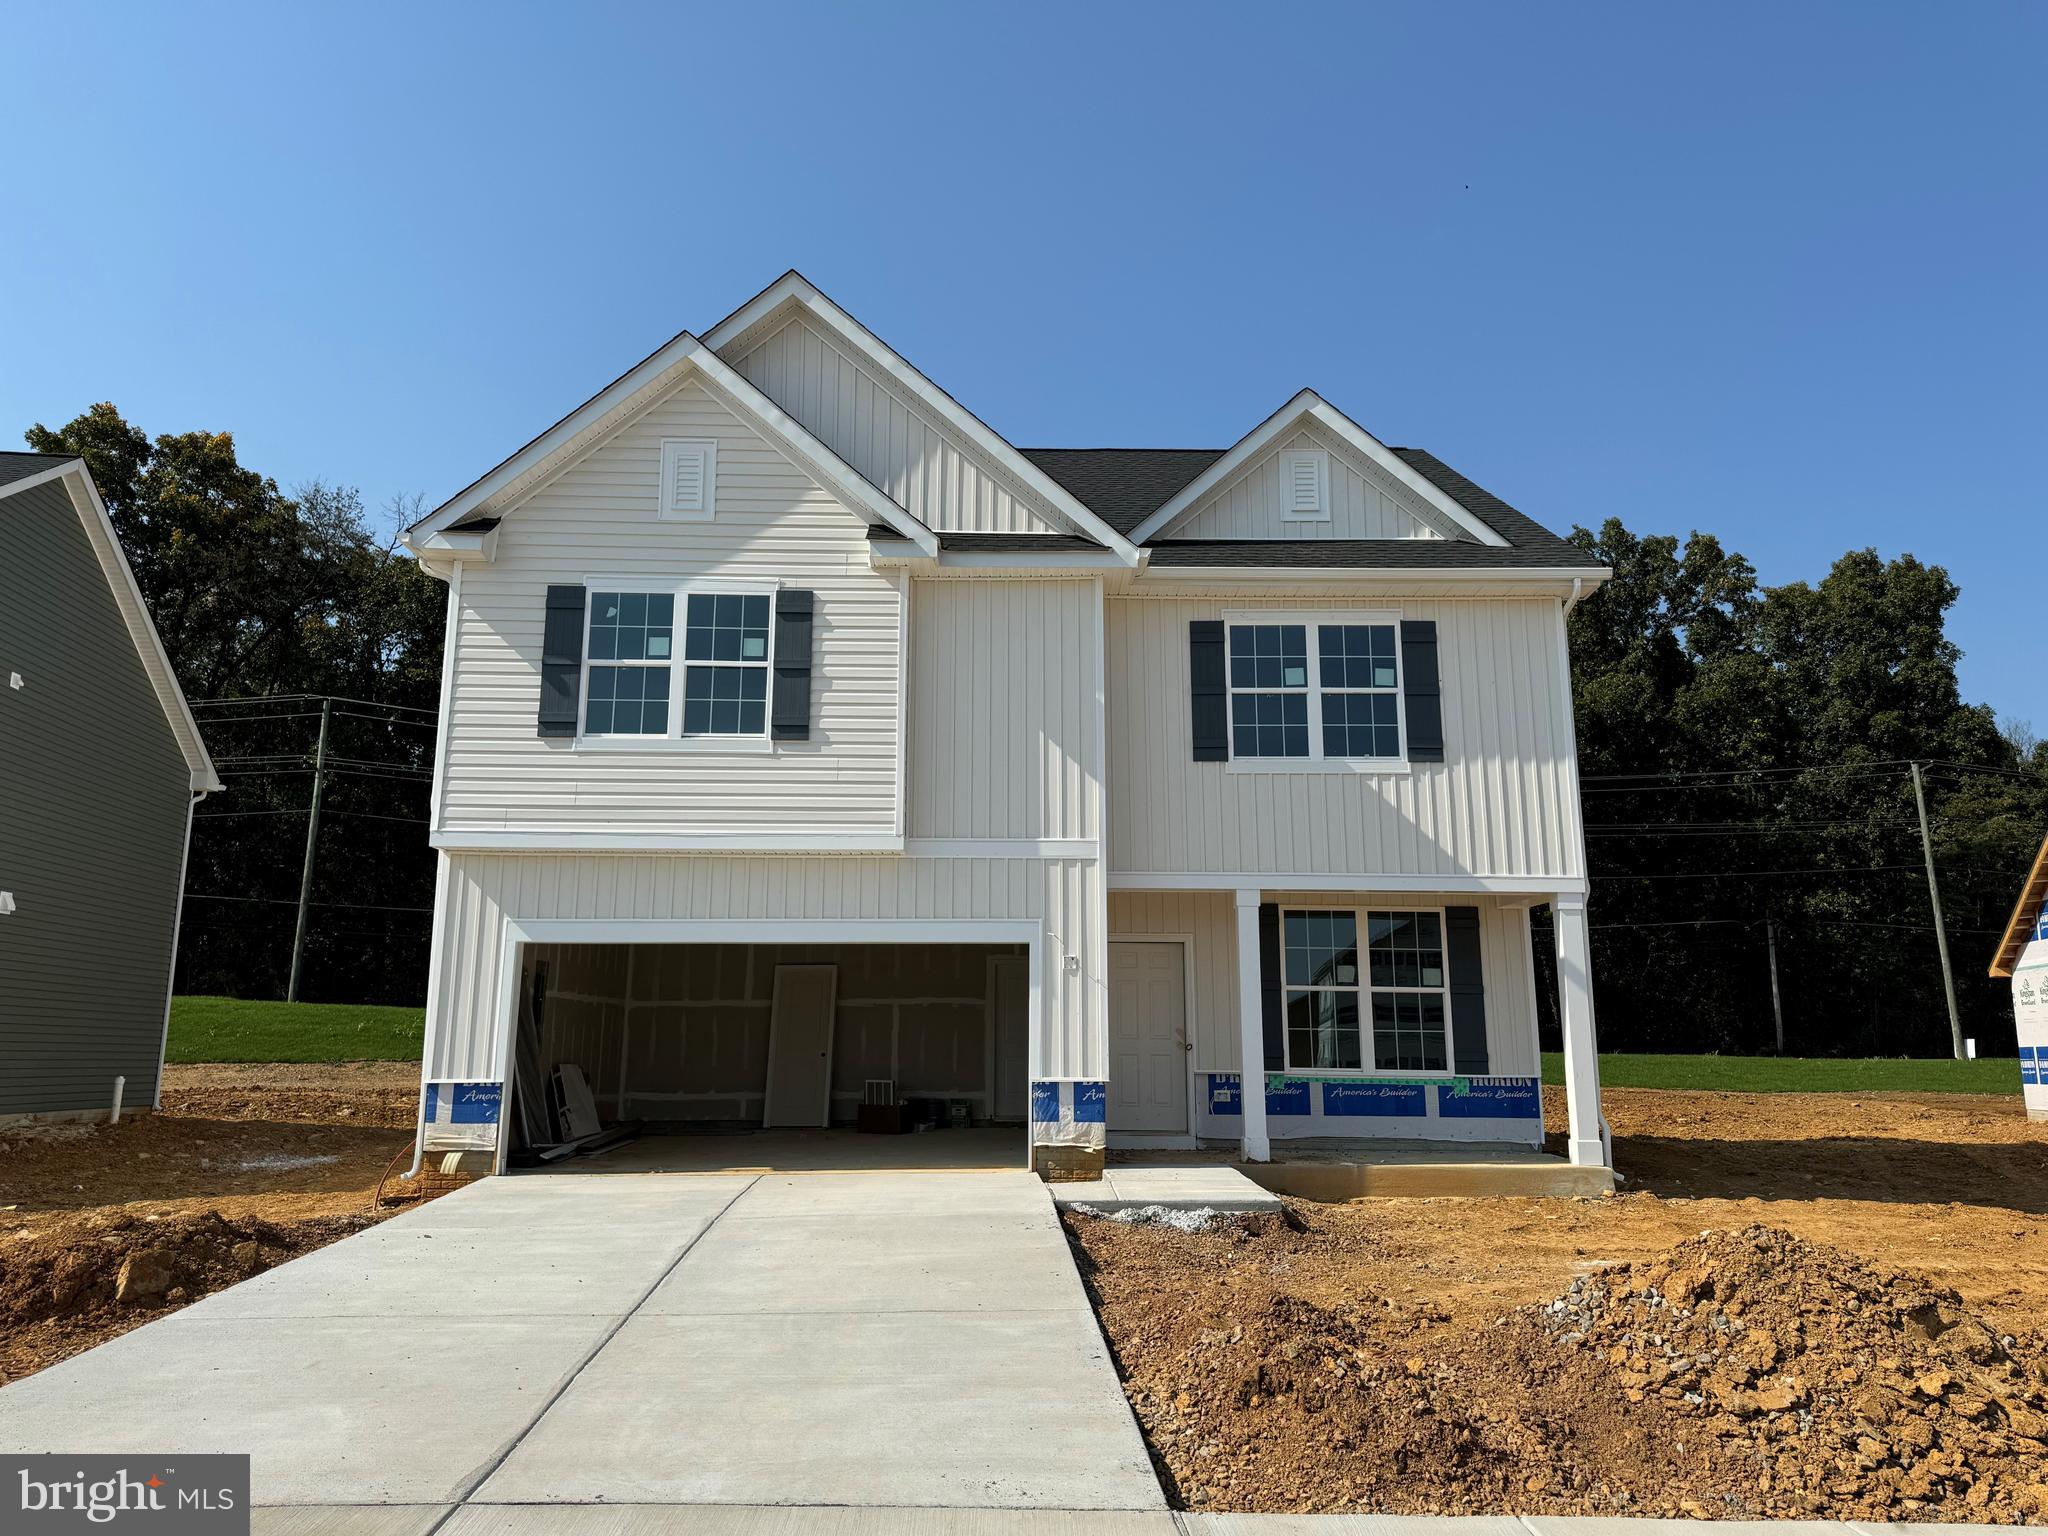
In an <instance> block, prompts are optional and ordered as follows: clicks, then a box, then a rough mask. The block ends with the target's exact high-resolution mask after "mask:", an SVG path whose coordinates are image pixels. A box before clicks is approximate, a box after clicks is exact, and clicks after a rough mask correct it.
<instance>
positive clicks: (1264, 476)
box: [1155, 421, 1470, 543]
mask: <svg viewBox="0 0 2048 1536" xmlns="http://www.w3.org/2000/svg"><path fill="white" fill-rule="evenodd" d="M1309 466H1313V473H1314V476H1315V478H1316V479H1317V480H1319V481H1320V482H1321V483H1322V493H1321V503H1322V504H1321V509H1320V511H1319V512H1317V513H1315V514H1314V515H1301V516H1294V515H1290V512H1289V507H1288V502H1289V498H1290V494H1291V493H1292V492H1293V491H1295V490H1296V489H1297V482H1296V475H1295V471H1296V470H1297V469H1305V468H1307V467H1309ZM1160 536H1161V537H1172V538H1176V539H1288V540H1294V539H1358V540H1381V539H1420V540H1423V541H1424V542H1427V543H1440V542H1442V541H1444V540H1446V539H1450V540H1467V541H1469V540H1470V535H1469V534H1468V533H1467V532H1466V531H1465V529H1464V528H1462V527H1461V526H1460V525H1459V524H1457V523H1456V522H1454V521H1452V520H1451V519H1450V518H1448V517H1446V516H1445V515H1444V514H1443V513H1441V512H1439V511H1437V510H1436V509H1435V507H1433V506H1431V505H1428V504H1426V503H1425V502H1424V500H1423V499H1422V498H1421V497H1420V496H1418V495H1416V494H1414V493H1413V492H1411V491H1409V490H1407V489H1406V488H1405V487H1404V486H1402V485H1400V484H1398V483H1396V482H1395V481H1394V480H1393V479H1392V477H1390V476H1389V475H1387V474H1386V473H1384V472H1383V471H1381V470H1380V469H1379V468H1377V466H1375V465H1372V464H1370V463H1368V462H1366V461H1365V460H1364V459H1362V458H1361V456H1360V455H1358V454H1357V453H1355V452H1353V451H1352V450H1351V449H1350V448H1349V447H1348V446H1347V445H1346V444H1344V443H1341V442H1339V441H1338V440H1337V439H1335V438H1334V437H1332V436H1331V435H1330V434H1329V433H1327V432H1325V431H1323V430H1322V429H1321V428H1320V427H1318V426H1317V425H1316V424H1315V423H1314V422H1312V421H1304V422H1301V423H1299V424H1297V425H1295V426H1293V427H1290V428H1288V429H1286V430H1284V431H1282V432H1280V433H1279V434H1278V435H1277V436H1276V437H1275V438H1274V440H1273V441H1272V442H1271V443H1269V444H1267V446H1266V447H1265V449H1264V450H1263V451H1262V452H1260V453H1257V454H1254V455H1252V456H1251V457H1250V458H1249V459H1248V460H1247V461H1246V462H1245V463H1244V464H1243V465H1242V466H1241V467H1240V468H1239V469H1238V470H1237V472H1236V473H1235V474H1233V475H1230V476H1228V477H1227V478H1225V479H1224V480H1222V481H1221V482H1219V483H1218V484H1217V485H1215V486H1214V487H1212V488H1211V489H1210V490H1209V491H1208V493H1207V494H1205V495H1203V496H1200V497H1197V498H1196V499H1195V501H1194V502H1192V503H1191V504H1190V505H1189V506H1188V508H1187V510H1186V511H1185V512H1183V513H1182V514H1181V515H1180V516H1179V517H1178V518H1176V519H1174V521H1173V523H1172V525H1171V527H1169V528H1167V529H1165V530H1162V533H1161V535H1160ZM1155 542H1156V539H1155Z"/></svg>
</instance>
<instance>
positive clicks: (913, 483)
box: [726, 315, 1074, 533]
mask: <svg viewBox="0 0 2048 1536" xmlns="http://www.w3.org/2000/svg"><path fill="white" fill-rule="evenodd" d="M726 361H727V362H729V363H730V364H732V366H733V367H734V368H735V369H736V370H737V371H738V372H739V373H740V374H741V375H742V376H744V377H745V378H746V379H747V381H748V382H749V383H751V384H753V385H754V386H755V388H757V389H759V390H760V391H761V393H762V394H764V395H766V396H767V397H768V398H769V399H771V400H773V401H774V402H775V403H776V404H777V405H779V406H781V407H782V408H783V409H784V410H785V411H787V412H789V414H790V415H792V416H794V417H795V418H796V419H797V420H798V421H800V422H802V423H803V424H804V425H805V426H806V427H808V428H809V429H810V430H811V432H812V433H813V434H814V435H815V436H816V437H817V438H818V439H819V441H821V442H823V443H824V444H825V445H826V446H827V447H829V448H830V449H831V450H832V451H833V452H834V453H836V454H838V455H839V456H840V457H841V458H843V459H845V460H846V462H847V463H849V464H851V465H852V466H853V467H854V468H855V469H857V470H859V471H860V472H861V474H862V475H864V476H866V477H867V478H868V479H869V480H871V481H873V482H874V483H875V484H876V485H878V486H880V487H881V488H882V489H883V490H884V491H886V492H888V493H889V495H890V496H891V497H893V498H894V499H895V501H896V503H897V505H898V506H901V507H903V508H905V509H906V510H907V511H909V513H910V514H911V515H912V516H913V517H915V518H917V519H918V520H919V521H921V522H923V523H924V524H925V525H926V526H927V527H931V528H937V529H940V530H942V531H944V532H948V533H1072V532H1073V531H1074V530H1073V529H1072V528H1071V527H1069V526H1068V524H1067V522H1066V520H1065V519H1064V518H1062V517H1060V516H1059V515H1058V514H1057V513H1055V512H1054V511H1053V510H1052V509H1051V508H1050V507H1047V506H1045V505H1043V504H1042V503H1041V502H1040V501H1039V500H1038V499H1037V498H1036V497H1034V496H1032V495H1031V494H1030V493H1028V492H1027V491H1025V490H1024V489H1023V487H1022V486H1020V485H1018V484H1015V483H1014V482H1013V481H1012V480H1011V479H1010V478H1009V477H1008V476H1006V475H1005V474H1003V473H1002V472H1001V471H999V470H998V469H997V468H996V467H995V466H994V465H992V464H990V463H989V462H988V461H987V459H986V458H985V457H984V456H983V455H981V454H980V453H979V452H977V451H975V450H974V449H973V448H971V447H970V445H968V444H967V443H966V442H964V441H963V440H962V439H961V438H960V437H959V435H958V434H957V433H955V432H954V431H953V430H952V429H951V428H949V427H947V426H945V425H944V424H943V423H941V422H938V421H936V420H934V419H933V418H932V417H931V416H929V415H928V414H926V413H925V412H924V411H923V410H922V409H920V408H919V407H918V406H916V405H913V404H912V403H911V402H910V401H908V400H907V399H905V398H904V396H903V394H902V393H901V392H900V391H898V390H897V389H896V388H894V387H892V385H891V384H890V383H888V382H887V381H885V380H884V379H883V378H882V377H881V376H880V375H879V374H878V373H876V371H875V370H874V369H873V367H872V366H871V365H869V364H868V363H867V362H866V361H864V360H863V359H862V358H860V357H858V356H857V355H855V354H854V353H853V352H852V351H851V350H849V349H848V348H846V347H845V346H843V345H842V344H841V343H840V342H838V341H837V340H836V339H834V338H833V337H831V336H829V335H827V334H826V332H825V331H824V330H823V329H821V328H820V327H819V326H818V325H817V324H815V323H814V322H813V321H811V320H810V319H809V318H807V317H805V316H802V315H798V316H795V317H793V318H792V319H790V320H789V321H788V323H786V324H785V325H783V326H782V327H781V328H780V329H779V330H776V331H775V332H773V333H772V334H770V335H768V336H766V337H764V338H762V339H761V340H759V341H756V342H753V343H751V344H750V345H749V347H748V349H747V350H746V351H745V352H743V353H741V354H740V355H738V356H735V357H728V358H727V359H726Z"/></svg>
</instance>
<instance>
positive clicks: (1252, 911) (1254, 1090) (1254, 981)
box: [1237, 891, 1273, 1163]
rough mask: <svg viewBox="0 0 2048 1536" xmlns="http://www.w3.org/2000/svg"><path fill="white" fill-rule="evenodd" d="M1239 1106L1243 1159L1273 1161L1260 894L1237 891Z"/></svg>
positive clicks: (1248, 1160) (1252, 1161)
mask: <svg viewBox="0 0 2048 1536" xmlns="http://www.w3.org/2000/svg"><path fill="white" fill-rule="evenodd" d="M1237 1040H1238V1048H1239V1055H1240V1056H1241V1057H1242V1066H1241V1067H1240V1069H1239V1072H1238V1087H1239V1089H1240V1092H1239V1094H1238V1109H1239V1110H1240V1111H1241V1112H1242V1114H1243V1115H1244V1160H1245V1161H1246V1162H1248V1163H1270V1162H1271V1161H1272V1160H1273V1144H1272V1142H1270V1141H1269V1140H1267V1138H1266V1027H1265V1021H1264V1014H1263V1010H1262V1007H1261V1003H1260V995H1259V893H1258V892H1257V891H1239V892H1238V893H1237Z"/></svg>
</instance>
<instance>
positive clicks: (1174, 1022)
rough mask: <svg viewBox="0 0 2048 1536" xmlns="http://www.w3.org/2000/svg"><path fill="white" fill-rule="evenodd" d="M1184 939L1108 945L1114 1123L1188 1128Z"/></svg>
mask: <svg viewBox="0 0 2048 1536" xmlns="http://www.w3.org/2000/svg"><path fill="white" fill-rule="evenodd" d="M1183 959H1184V956H1183V951H1182V949H1181V946H1180V945H1179V944H1178V943H1149V944H1142V943H1138V942H1135V941H1132V942H1128V943H1115V944H1111V945H1110V946H1109V1129H1110V1130H1112V1131H1140V1132H1144V1133H1146V1134H1148V1135H1154V1136H1161V1135H1171V1136H1180V1135H1185V1134H1186V1133H1187V1128H1188V1043H1187V1018H1188V1015H1187V988H1186V984H1185V973H1184V971H1183V969H1182V965H1183Z"/></svg>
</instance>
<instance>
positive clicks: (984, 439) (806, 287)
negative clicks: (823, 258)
mask: <svg viewBox="0 0 2048 1536" xmlns="http://www.w3.org/2000/svg"><path fill="white" fill-rule="evenodd" d="M792 303H794V304H801V305H803V306H804V308H805V309H807V310H809V311H810V313H811V314H812V315H813V316H814V317H816V319H817V320H818V321H819V322H820V323H821V324H823V325H824V326H825V328H826V330H827V331H828V332H830V333H831V334H833V335H834V336H836V337H837V338H838V339H839V340H840V341H842V342H844V343H845V344H846V345H847V346H849V347H851V348H853V349H854V350H855V351H857V352H859V353H861V354H862V355H863V356H865V357H866V358H867V359H868V360H869V361H870V362H871V363H872V364H873V365H874V367H875V369H876V371H877V372H878V373H879V374H880V375H881V376H882V377H883V378H885V379H887V380H888V381H889V382H890V383H891V384H893V385H894V386H895V387H896V388H898V389H900V390H902V391H904V392H905V393H906V394H908V395H910V396H911V398H912V399H914V400H916V401H917V402H918V404H919V405H921V406H923V407H924V408H925V409H926V410H928V411H930V412H931V413H932V415H933V416H935V417H936V418H937V419H938V420H939V421H941V422H942V423H944V424H945V425H946V426H947V427H949V428H951V429H952V430H953V431H954V432H956V433H957V434H959V436H960V437H962V438H964V439H965V440H966V441H967V442H968V443H969V444H971V445H972V446H973V447H974V448H975V449H976V450H977V451H978V452H980V453H981V454H982V455H983V456H984V457H986V458H987V459H989V460H990V461H992V462H993V463H995V464H998V465H1000V466H1001V467H1002V469H1003V470H1004V471H1005V472H1006V473H1007V474H1009V475H1010V477H1011V478H1013V479H1015V480H1017V481H1018V482H1019V483H1021V484H1022V485H1024V486H1025V487H1026V488H1027V489H1029V490H1030V491H1031V492H1032V493H1033V494H1034V495H1036V496H1037V497H1039V498H1040V499H1041V500H1043V501H1044V502H1045V503H1046V504H1047V505H1049V506H1051V507H1052V508H1053V510H1054V511H1056V512H1058V513H1059V514H1060V516H1062V517H1064V518H1065V519H1066V520H1067V521H1068V522H1070V523H1072V524H1073V525H1074V526H1075V527H1076V528H1078V529H1080V530H1081V531H1082V532H1084V533H1086V534H1088V535H1089V536H1090V537H1091V538H1095V539H1098V540H1100V541H1101V542H1102V543H1103V544H1104V545H1105V546H1106V547H1107V548H1109V549H1111V550H1114V551H1115V552H1116V555H1117V557H1118V558H1119V559H1120V560H1121V561H1122V562H1123V563H1124V564H1125V565H1128V566H1135V565H1137V563H1138V551H1137V545H1136V541H1135V540H1133V539H1128V538H1126V537H1124V535H1122V534H1120V533H1118V532H1117V531H1116V529H1114V528H1112V527H1111V526H1110V525H1109V524H1108V523H1106V522H1104V521H1103V520H1102V519H1101V518H1100V517H1097V516H1096V515H1095V514H1094V513H1093V512H1091V511H1089V510H1088V509H1087V508H1086V507H1085V506H1083V505H1082V504H1081V503H1080V502H1079V501H1077V500H1076V499H1075V498H1074V495H1073V493H1072V492H1070V491H1068V490H1067V489H1066V488H1065V487H1064V486H1062V485H1061V484H1060V483H1059V482H1058V481H1057V480H1054V479H1053V478H1052V477H1051V476H1050V475H1048V474H1047V473H1046V472H1045V471H1044V470H1042V469H1040V468H1039V467H1038V466H1037V465H1036V464H1034V463H1032V462H1031V461H1030V460H1029V459H1027V458H1025V457H1024V455H1023V454H1021V453H1019V452H1018V451H1017V450H1016V449H1015V448H1013V447H1012V446H1011V445H1010V443H1009V441H1008V440H1007V439H1006V438H1004V437H1003V436H1002V435H1001V434H1000V433H998V432H997V431H996V430H995V429H994V428H993V427H991V426H989V424H988V423H987V422H985V421H983V420H982V419H981V418H980V417H979V416H977V415H975V414H974V413H973V412H972V411H970V410H968V409H967V408H966V407H965V406H963V405H962V404H961V403H960V402H959V401H957V400H955V399H954V398H953V397H952V396H951V395H949V394H947V393H946V392H945V391H944V390H943V389H941V388H939V386H938V385H936V384H934V383H933V382H932V381H931V380H930V379H928V378H926V377H925V376H924V375H923V374H922V373H919V372H918V371H917V369H915V368H913V367H912V366H911V365H910V364H909V363H908V362H906V361H905V360H904V359H903V357H902V356H901V355H899V354H898V353H897V352H896V351H895V349H894V348H892V347H890V346H889V344H888V343H887V342H885V341H883V340H882V339H881V338H880V337H879V336H877V335H875V334H874V332H872V331H870V330H869V329H868V328H867V327H866V326H864V325H862V324H861V323H860V322H859V321H858V320H856V319H854V318H853V316H851V315H849V314H847V313H846V311H845V310H843V309H841V308H840V307H839V306H838V305H837V304H834V303H833V302H832V301H831V300H830V299H828V298H826V297H825V295H824V294H822V293H820V292H819V291H818V290H817V288H816V287H815V286H814V285H813V284H812V283H811V281H810V280H809V279H808V278H806V277H805V276H804V275H803V274H802V273H800V272H786V273H784V274H783V275H782V276H781V277H780V278H778V279H776V280H775V281H774V282H773V283H771V284H769V285H768V287H766V288H764V289H762V290H761V292H759V293H757V294H756V295H754V297H753V298H751V299H749V300H748V301H747V302H746V303H745V304H742V305H741V306H740V307H739V308H738V309H736V310H734V311H733V312H732V313H731V314H729V315H727V316H726V317H725V318H724V319H723V320H721V321H719V322H718V324H716V325H714V326H713V327H712V328H711V329H710V330H708V331H706V332H705V333H704V344H705V345H706V346H708V347H711V348H712V349H714V350H723V349H724V348H725V347H726V346H728V345H729V344H730V343H732V342H733V341H735V340H737V339H738V338H740V337H741V336H744V335H745V334H746V333H747V332H748V331H751V330H753V329H754V328H755V327H757V326H759V325H760V324H761V323H762V322H763V321H765V320H768V319H769V318H770V317H771V316H773V315H774V314H775V313H776V312H777V311H778V310H780V309H781V308H782V307H783V306H784V305H786V304H792Z"/></svg>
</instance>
